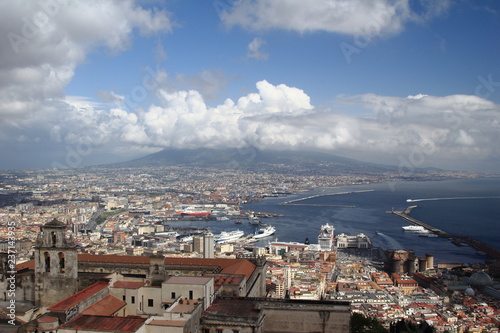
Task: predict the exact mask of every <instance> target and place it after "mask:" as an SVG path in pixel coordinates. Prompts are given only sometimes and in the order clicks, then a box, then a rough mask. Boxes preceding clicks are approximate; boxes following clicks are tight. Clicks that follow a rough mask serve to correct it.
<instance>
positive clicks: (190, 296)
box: [189, 290, 193, 299]
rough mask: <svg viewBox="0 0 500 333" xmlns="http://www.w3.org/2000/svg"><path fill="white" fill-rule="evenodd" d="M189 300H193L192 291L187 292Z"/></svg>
mask: <svg viewBox="0 0 500 333" xmlns="http://www.w3.org/2000/svg"><path fill="white" fill-rule="evenodd" d="M189 299H193V291H192V290H190V291H189Z"/></svg>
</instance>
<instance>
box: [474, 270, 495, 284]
mask: <svg viewBox="0 0 500 333" xmlns="http://www.w3.org/2000/svg"><path fill="white" fill-rule="evenodd" d="M469 283H470V285H471V286H473V287H478V288H480V287H486V286H491V285H493V280H492V279H491V277H490V276H489V275H488V274H486V273H485V272H482V271H479V272H476V273H474V274H472V275H471V277H470V278H469Z"/></svg>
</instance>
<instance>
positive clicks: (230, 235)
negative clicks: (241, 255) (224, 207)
mask: <svg viewBox="0 0 500 333" xmlns="http://www.w3.org/2000/svg"><path fill="white" fill-rule="evenodd" d="M244 234H245V233H244V232H243V231H241V230H234V231H229V232H227V231H222V232H221V233H220V234H218V235H215V236H214V240H215V242H217V243H227V242H231V241H234V240H237V239H239V238H241V237H243V236H244Z"/></svg>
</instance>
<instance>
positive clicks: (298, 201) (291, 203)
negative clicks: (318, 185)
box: [280, 190, 374, 208]
mask: <svg viewBox="0 0 500 333" xmlns="http://www.w3.org/2000/svg"><path fill="white" fill-rule="evenodd" d="M373 191H374V190H360V191H349V192H339V193H329V194H316V195H311V196H309V197H305V198H299V199H294V200H289V201H284V202H281V203H280V205H289V206H318V207H321V206H323V207H343V208H355V207H356V206H355V205H334V204H308V203H303V202H302V201H305V200H309V199H314V198H319V197H330V196H335V195H342V194H351V193H363V192H373Z"/></svg>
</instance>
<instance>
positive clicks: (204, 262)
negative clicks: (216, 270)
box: [165, 257, 255, 279]
mask: <svg viewBox="0 0 500 333" xmlns="http://www.w3.org/2000/svg"><path fill="white" fill-rule="evenodd" d="M165 265H180V266H182V265H185V266H219V267H221V268H222V271H221V272H220V273H222V274H237V275H245V276H246V277H247V279H249V278H250V276H252V273H253V272H254V271H255V265H254V264H252V263H251V262H250V261H248V260H246V259H209V258H171V257H166V258H165Z"/></svg>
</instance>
